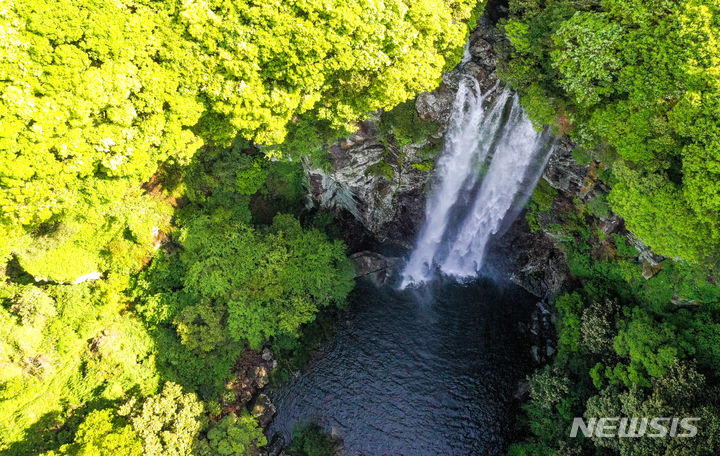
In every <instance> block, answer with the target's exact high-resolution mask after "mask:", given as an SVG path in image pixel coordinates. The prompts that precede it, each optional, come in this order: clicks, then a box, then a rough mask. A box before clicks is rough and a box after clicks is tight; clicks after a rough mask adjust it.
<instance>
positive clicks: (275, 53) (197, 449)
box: [0, 0, 477, 455]
mask: <svg viewBox="0 0 720 456" xmlns="http://www.w3.org/2000/svg"><path fill="white" fill-rule="evenodd" d="M476 7H477V2H476V1H474V0H386V1H384V2H375V1H372V0H357V1H351V2H344V1H337V0H330V1H319V0H295V1H285V0H282V1H257V2H256V1H246V0H209V1H194V0H184V1H180V0H161V1H149V0H113V1H108V0H62V1H60V0H9V1H5V2H2V4H1V5H0V123H1V124H2V129H0V264H1V265H2V266H0V273H1V274H0V336H1V337H0V418H2V419H1V420H0V451H7V452H8V453H9V454H39V453H44V452H48V451H49V453H48V454H74V455H81V454H82V455H96V454H110V453H116V454H138V455H139V454H158V455H160V454H162V455H187V454H190V453H191V452H192V453H194V454H198V455H216V454H243V453H245V452H247V451H250V450H251V449H252V448H254V447H256V446H261V445H263V444H265V437H264V436H263V434H262V431H261V430H260V429H259V427H258V426H257V422H256V420H255V418H253V417H252V416H250V415H249V414H248V412H246V411H245V412H242V413H238V414H234V413H225V412H223V410H222V409H221V403H225V404H227V403H230V404H232V403H234V401H236V400H237V398H236V397H235V393H234V392H233V390H232V389H228V388H227V387H226V382H227V381H228V380H229V379H230V378H231V376H232V371H233V367H234V366H235V364H236V362H237V360H238V358H239V357H240V355H241V354H242V353H243V351H244V350H246V349H247V347H249V346H251V347H254V348H257V347H259V346H260V345H262V344H263V343H265V342H267V341H268V340H269V339H272V338H275V337H282V338H283V344H284V347H286V350H289V351H290V352H292V350H293V348H292V347H296V346H299V345H298V344H300V343H299V342H293V341H295V339H296V338H297V337H299V335H300V334H301V333H302V330H303V327H304V325H306V324H308V323H310V322H312V321H313V319H314V318H315V315H316V313H317V312H318V311H319V310H320V309H321V308H323V307H334V306H342V305H343V303H344V300H345V298H346V296H347V295H348V293H349V292H350V290H351V289H352V287H353V269H352V264H351V263H350V262H349V260H348V259H347V258H346V256H345V246H344V245H343V244H342V243H341V242H340V241H338V240H337V239H336V237H334V234H333V232H334V230H333V229H332V227H331V226H330V225H328V223H329V222H330V221H331V218H328V217H327V214H322V213H320V214H316V215H315V216H312V215H308V214H301V209H302V207H303V197H304V193H305V191H304V189H303V186H302V185H303V184H302V171H301V169H300V166H299V158H300V156H301V155H305V154H310V153H311V152H312V151H311V150H309V147H310V146H313V142H314V143H315V145H314V147H317V143H318V139H317V138H319V137H320V136H322V135H324V134H329V132H331V131H334V132H336V133H335V134H337V133H339V132H343V131H346V130H347V129H351V128H352V125H353V124H354V123H355V122H357V121H359V120H362V119H363V118H365V117H367V116H369V115H371V113H372V112H373V111H375V110H378V109H390V108H392V107H394V106H395V105H397V104H399V103H401V102H404V101H406V100H408V99H412V98H413V97H414V96H415V95H416V94H417V93H419V92H421V91H425V90H430V89H433V88H434V87H435V86H436V85H437V83H438V81H439V80H440V76H441V74H442V71H443V70H445V69H448V68H451V67H452V66H454V65H455V64H456V63H457V62H458V61H459V59H460V56H461V52H462V45H463V43H464V42H465V39H466V37H467V34H468V24H469V23H470V22H471V21H472V19H471V16H472V15H473V14H476V12H477V11H476ZM308 125H310V126H312V128H311V129H310V130H308V128H307V126H308ZM316 126H321V128H322V131H320V130H317V128H316ZM293 129H294V130H300V131H301V132H302V133H303V134H305V135H306V136H307V137H309V138H310V140H311V141H310V142H307V143H297V144H300V146H299V147H298V146H294V148H282V147H277V146H278V145H281V144H282V143H283V141H284V140H285V137H286V135H287V134H288V132H289V131H290V130H293ZM270 146H274V147H270ZM281 150H282V151H284V152H285V154H286V155H285V156H281V155H280V153H281V152H280V151H281ZM288 151H289V152H288ZM293 154H294V155H293ZM263 155H265V157H264V156H263ZM266 157H269V158H273V159H274V160H273V161H270V160H267V159H266ZM283 158H284V159H286V160H279V159H283ZM301 215H302V217H300V216H301ZM301 220H302V223H301ZM330 223H331V222H330ZM156 250H157V251H156ZM143 266H145V267H144V268H142V267H143ZM141 268H142V270H141V271H140V272H138V271H139V270H140V269H141ZM88 274H92V277H93V278H95V277H97V276H102V278H101V279H99V280H94V281H91V282H84V283H73V282H76V281H77V279H79V278H82V277H86V276H87V275H88ZM223 401H224V402H223Z"/></svg>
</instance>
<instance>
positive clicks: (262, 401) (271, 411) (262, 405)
mask: <svg viewBox="0 0 720 456" xmlns="http://www.w3.org/2000/svg"><path fill="white" fill-rule="evenodd" d="M276 412H277V410H276V409H275V406H274V405H273V403H272V402H271V401H270V398H269V397H268V396H267V395H266V394H263V393H260V394H259V395H258V396H257V397H256V398H255V401H254V403H253V406H252V408H251V409H250V414H251V415H252V416H253V417H254V418H255V419H256V420H257V422H258V424H259V425H260V427H262V428H265V427H267V425H268V424H270V422H271V421H272V419H273V416H275V413H276Z"/></svg>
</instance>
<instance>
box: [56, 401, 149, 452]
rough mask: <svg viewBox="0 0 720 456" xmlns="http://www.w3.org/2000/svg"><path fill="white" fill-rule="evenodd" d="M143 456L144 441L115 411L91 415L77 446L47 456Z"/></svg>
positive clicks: (76, 441) (83, 427) (81, 426)
mask: <svg viewBox="0 0 720 456" xmlns="http://www.w3.org/2000/svg"><path fill="white" fill-rule="evenodd" d="M110 454H117V455H123V456H141V455H142V454H143V445H142V441H141V440H140V438H139V437H138V434H137V433H136V432H135V430H134V429H133V427H132V426H131V425H130V424H128V423H127V421H126V420H124V419H122V418H120V417H118V416H117V415H116V414H115V411H114V410H113V409H103V410H95V411H93V412H90V414H88V416H87V417H86V418H85V420H84V421H83V422H82V424H81V425H80V426H79V427H78V430H77V432H76V433H75V440H74V441H73V443H70V444H66V445H63V446H62V447H60V449H59V450H58V451H57V452H54V451H50V452H49V453H46V456H59V455H68V456H105V455H110Z"/></svg>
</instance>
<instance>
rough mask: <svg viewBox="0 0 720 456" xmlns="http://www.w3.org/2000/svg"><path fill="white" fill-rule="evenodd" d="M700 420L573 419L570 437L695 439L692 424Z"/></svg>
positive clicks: (695, 429)
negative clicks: (580, 434) (579, 434)
mask: <svg viewBox="0 0 720 456" xmlns="http://www.w3.org/2000/svg"><path fill="white" fill-rule="evenodd" d="M697 421H700V418H677V417H673V418H647V417H644V418H625V417H622V418H621V417H611V418H588V419H587V421H585V420H584V419H583V418H574V419H573V425H572V429H571V430H570V437H577V435H578V431H580V432H581V433H582V434H583V435H584V436H585V437H592V436H593V435H594V436H595V437H599V438H613V437H655V438H663V437H695V436H696V435H697V427H696V426H695V425H693V422H697Z"/></svg>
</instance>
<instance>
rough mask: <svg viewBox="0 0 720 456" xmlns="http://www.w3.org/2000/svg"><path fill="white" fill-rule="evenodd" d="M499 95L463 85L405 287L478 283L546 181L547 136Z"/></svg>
mask: <svg viewBox="0 0 720 456" xmlns="http://www.w3.org/2000/svg"><path fill="white" fill-rule="evenodd" d="M496 90H497V87H495V88H493V89H491V90H489V91H488V92H486V93H484V94H483V93H481V91H480V88H479V85H478V83H477V81H476V80H475V79H473V78H466V79H463V80H462V81H461V82H460V86H459V88H458V92H457V95H456V97H455V102H454V105H453V112H452V116H451V120H450V127H449V129H448V133H447V136H446V142H445V147H444V149H443V154H442V156H441V157H440V159H439V160H438V163H437V165H436V168H435V174H434V176H433V178H434V179H433V180H434V181H433V189H432V194H431V195H430V198H429V199H428V203H427V206H426V210H425V224H424V225H423V227H422V229H421V231H420V235H419V237H418V241H417V245H416V247H415V250H413V252H412V254H411V256H410V259H409V261H408V263H407V265H406V267H405V270H404V271H403V274H402V275H403V280H402V285H401V287H406V286H408V285H410V284H418V283H424V282H428V281H429V280H430V279H431V278H432V277H433V275H434V273H435V271H436V270H439V271H440V272H441V273H443V274H446V275H450V276H454V277H457V278H468V277H474V276H475V275H477V273H478V272H479V271H480V268H481V267H482V263H483V259H484V256H485V250H486V249H487V244H488V242H489V241H490V240H491V239H492V237H493V236H494V235H497V234H498V233H499V232H500V230H501V229H502V227H503V226H504V224H505V222H507V218H508V214H513V213H515V212H516V210H515V209H516V208H517V207H519V206H520V205H522V204H524V203H525V201H526V200H527V195H529V193H530V192H531V191H532V188H534V186H535V184H536V183H537V180H538V179H539V177H540V174H541V173H542V170H543V168H544V166H545V164H546V162H547V158H548V157H549V150H550V146H549V135H548V134H547V133H545V132H537V131H536V130H535V129H534V128H533V126H532V123H531V122H530V120H529V119H528V117H527V115H526V114H525V112H524V111H523V109H522V107H521V106H520V103H519V100H518V96H517V94H514V93H512V92H510V91H509V90H504V91H503V92H501V93H499V94H495V91H496ZM491 96H494V97H495V99H494V100H493V102H492V104H490V106H486V105H487V104H488V103H487V100H488V98H489V97H491Z"/></svg>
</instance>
